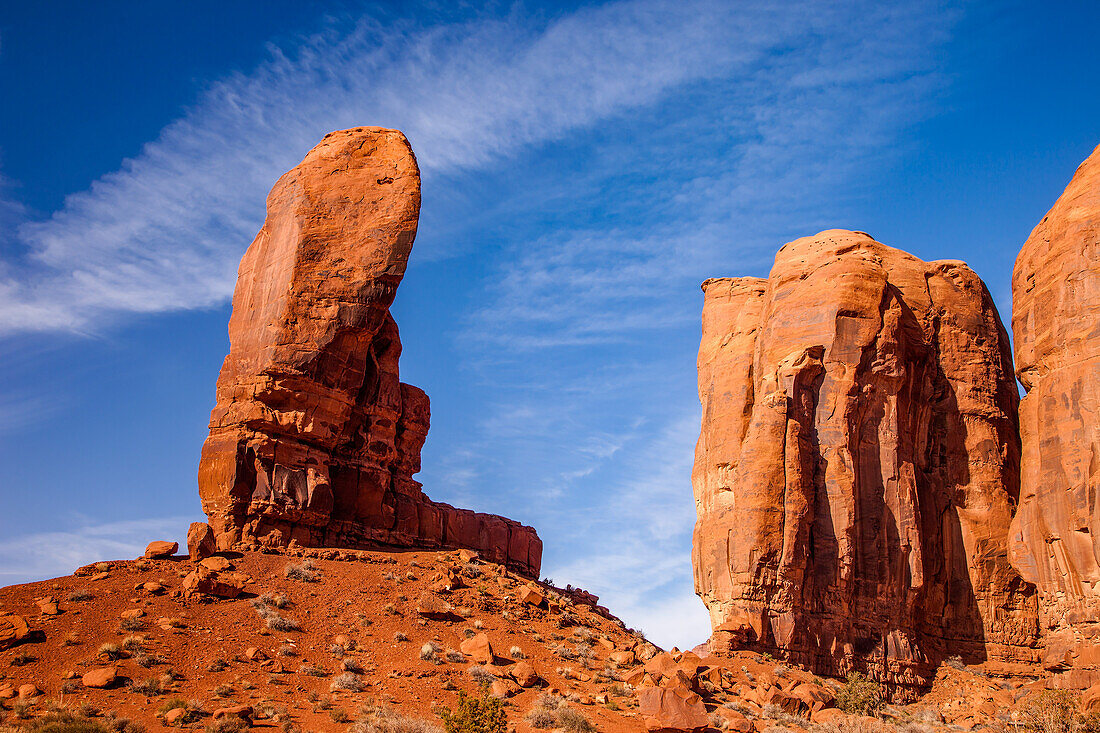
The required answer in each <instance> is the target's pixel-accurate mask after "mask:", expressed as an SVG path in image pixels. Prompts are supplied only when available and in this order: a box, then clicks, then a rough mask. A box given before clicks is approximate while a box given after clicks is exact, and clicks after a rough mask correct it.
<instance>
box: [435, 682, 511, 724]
mask: <svg viewBox="0 0 1100 733" xmlns="http://www.w3.org/2000/svg"><path fill="white" fill-rule="evenodd" d="M439 717H441V718H442V719H443V730H444V731H446V733H505V731H506V730H507V725H508V721H507V718H506V717H505V715H504V701H503V700H498V699H497V698H495V697H492V696H491V695H489V686H488V685H482V686H481V694H479V695H478V696H477V697H471V696H470V695H467V694H466V693H465V692H461V691H460V692H459V693H458V708H457V709H455V710H451V709H450V708H444V709H443V710H442V711H440V713H439Z"/></svg>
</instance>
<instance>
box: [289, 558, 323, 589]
mask: <svg viewBox="0 0 1100 733" xmlns="http://www.w3.org/2000/svg"><path fill="white" fill-rule="evenodd" d="M283 577H284V578H287V579H288V580H300V581H302V582H303V583H316V582H317V581H319V580H320V579H321V573H320V572H319V571H318V570H317V568H316V566H315V565H314V564H313V561H312V560H308V559H307V560H305V561H303V562H300V563H290V564H289V565H287V566H286V567H285V568H283Z"/></svg>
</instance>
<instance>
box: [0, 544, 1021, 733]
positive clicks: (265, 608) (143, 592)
mask: <svg viewBox="0 0 1100 733" xmlns="http://www.w3.org/2000/svg"><path fill="white" fill-rule="evenodd" d="M299 554H301V555H308V556H309V557H308V558H303V557H300V556H292V555H287V554H263V553H259V552H250V553H245V554H243V555H242V554H239V553H228V554H227V555H226V556H225V560H227V561H228V563H230V564H231V565H232V567H231V568H222V569H220V571H219V577H221V578H223V579H228V580H230V581H234V580H235V581H237V582H239V583H240V584H241V585H242V586H243V593H242V595H241V596H240V597H238V598H234V599H213V598H211V597H209V596H199V595H195V594H192V595H190V596H189V595H187V594H186V593H185V591H184V587H183V580H184V578H185V577H186V576H187V575H188V574H190V573H191V572H192V571H193V570H194V569H195V566H196V564H195V563H192V562H191V561H190V560H188V559H187V558H186V557H175V558H172V559H166V560H145V559H139V560H131V561H113V562H103V563H96V564H95V565H90V566H87V567H84V568H80V569H79V570H77V571H76V572H75V573H74V574H73V575H72V576H68V577H64V578H57V579H55V580H47V581H42V582H38V583H28V584H25V585H16V586H10V587H7V588H0V613H14V614H18V615H20V616H22V617H23V618H24V619H26V621H27V624H28V626H29V628H30V634H29V635H28V636H27V637H26V638H25V639H23V640H22V641H21V642H19V643H17V644H15V645H13V646H10V647H9V648H7V649H5V650H3V651H0V699H3V702H2V703H0V705H2V706H3V708H4V710H3V711H2V712H0V714H2V715H3V716H4V723H18V722H19V720H17V718H18V717H19V716H18V715H16V714H15V712H9V711H18V712H21V713H22V715H23V716H26V719H27V720H33V719H34V717H35V716H41V715H43V714H45V713H46V712H47V711H48V710H49V709H51V708H56V707H58V706H62V707H65V708H68V709H70V710H74V711H76V710H79V709H80V708H81V706H82V705H86V704H90V706H91V707H93V708H95V709H96V710H97V711H99V713H100V714H105V713H108V712H109V711H111V712H114V713H116V714H117V715H118V716H120V717H125V718H131V719H133V720H136V721H140V722H142V723H144V724H145V725H146V726H147V727H148V728H149V729H150V730H159V729H162V728H164V727H166V723H165V721H164V720H163V715H160V714H158V709H159V708H161V706H162V705H164V703H165V702H166V701H167V700H169V699H172V698H181V699H182V700H185V701H193V702H194V703H195V704H196V705H197V706H198V707H199V708H201V710H202V711H203V713H204V715H203V716H202V717H198V718H196V719H195V720H193V721H192V722H190V723H187V724H185V727H197V728H202V727H203V726H205V725H209V723H210V720H211V719H210V717H208V716H209V715H210V714H212V713H214V712H215V711H217V710H220V709H224V708H231V707H233V706H239V705H248V706H251V707H252V708H253V709H254V713H253V720H252V725H253V727H256V728H261V729H282V728H286V729H288V730H289V729H292V728H293V729H298V730H305V731H309V730H325V731H328V730H345V729H346V728H347V727H348V721H350V720H354V719H355V718H356V717H357V715H358V711H359V710H360V708H361V707H362V705H363V704H364V703H367V702H374V703H382V704H385V705H387V706H390V707H393V708H395V709H397V710H400V711H401V712H402V713H404V714H407V715H414V716H417V717H421V718H424V719H426V720H428V721H430V722H431V723H433V724H438V723H439V717H438V709H439V708H440V706H449V707H454V706H455V705H456V703H457V702H458V691H459V690H463V691H466V692H470V693H474V692H476V691H477V690H478V688H479V683H478V681H477V679H475V675H476V676H479V677H483V678H484V679H490V678H489V677H487V676H485V675H483V674H479V673H478V672H475V673H473V674H471V669H476V668H478V667H481V668H482V669H483V670H484V672H486V673H488V674H489V675H492V676H493V678H496V680H497V684H496V685H495V686H494V689H495V690H496V691H497V692H498V693H499V694H507V695H508V696H507V698H506V711H507V716H508V727H509V730H514V731H519V732H520V733H526V732H527V731H531V730H533V728H532V727H531V725H530V724H529V723H528V721H526V720H525V716H526V715H527V714H528V712H529V711H530V710H531V709H532V708H533V707H535V706H536V704H537V701H538V699H539V698H540V696H542V695H545V694H547V693H552V694H556V695H560V696H562V697H564V698H565V700H566V703H565V704H566V705H568V706H569V707H571V708H574V709H575V710H577V711H579V712H580V713H582V714H583V715H584V716H585V717H586V718H587V719H588V720H589V721H590V722H591V723H592V724H593V725H594V726H595V727H596V728H597V729H598V730H599V731H604V732H606V733H619V732H620V731H632V732H638V731H643V730H645V729H646V719H645V716H643V715H642V713H641V711H640V710H639V699H641V700H642V701H643V704H645V700H646V699H647V696H648V699H649V704H650V705H652V704H655V703H654V700H655V699H657V698H660V700H661V701H663V702H662V704H663V705H665V706H666V707H667V706H670V705H671V706H672V708H674V709H665V708H662V711H663V712H662V714H664V715H668V716H671V717H670V718H669V719H668V720H669V721H671V720H675V719H676V716H677V715H680V716H681V717H683V716H688V717H687V718H685V720H687V723H688V725H693V724H698V723H699V719H698V715H699V714H705V715H706V716H707V720H708V722H709V724H710V725H712V726H717V727H719V728H723V729H727V730H735V731H740V732H741V733H751V731H753V730H759V731H763V730H766V729H768V728H770V727H773V726H775V725H777V724H782V725H784V726H786V727H787V728H789V729H801V728H805V727H809V725H810V723H809V719H811V718H812V719H813V720H815V721H819V722H821V721H827V720H830V719H833V720H835V719H836V718H838V717H840V718H843V717H844V716H843V715H842V714H841V713H840V712H839V711H838V710H836V709H835V708H832V704H833V696H834V693H835V691H836V690H837V689H838V687H839V685H837V683H836V682H834V681H825V680H821V679H819V678H815V677H814V676H813V675H811V674H809V673H807V672H805V671H802V670H801V669H798V668H797V667H793V666H790V667H789V666H786V665H782V664H778V663H777V662H774V661H772V660H770V659H767V658H765V657H761V655H759V654H755V653H750V652H738V653H735V654H733V655H732V656H730V657H728V658H722V659H717V658H714V657H704V658H702V659H700V658H699V657H698V656H696V654H695V653H693V652H683V653H681V652H678V651H676V650H672V652H671V653H666V652H659V650H658V649H656V648H655V647H654V646H653V645H651V644H649V643H648V642H646V641H645V640H644V639H643V638H642V637H640V636H638V635H636V634H634V633H633V632H632V631H630V630H628V629H626V628H625V627H624V625H623V624H622V622H621V621H619V620H618V619H616V618H614V617H613V616H610V615H604V614H603V613H602V612H601V611H599V610H596V609H595V608H593V607H592V606H589V605H586V604H584V603H578V602H576V600H580V599H582V598H583V593H582V594H579V595H576V596H570V595H569V593H568V592H566V591H560V590H559V589H555V588H553V587H551V586H547V585H544V584H540V583H537V582H535V581H532V580H530V579H528V578H524V577H522V576H520V575H517V574H515V573H513V572H511V571H507V570H505V569H504V568H503V567H502V566H501V565H498V564H495V563H488V562H484V561H480V560H478V559H476V558H473V559H469V558H470V557H471V555H472V554H473V553H470V552H469V551H449V552H426V551H423V552H413V551H394V552H386V551H344V550H304V551H300V553H299ZM225 560H222V559H221V558H220V557H217V556H216V557H214V558H208V559H207V560H206V561H205V562H206V563H208V564H213V565H215V566H216V565H217V564H218V563H224V562H225ZM303 563H308V564H309V565H312V569H308V568H306V569H305V572H304V573H300V575H302V576H303V577H308V576H309V575H311V574H312V575H313V576H314V579H313V580H307V579H296V578H293V577H291V578H288V577H287V569H288V568H292V567H295V566H299V567H301V566H302V565H303ZM291 575H292V576H293V575H295V573H291ZM456 577H457V578H458V579H459V582H460V583H461V587H454V588H453V589H451V590H447V589H446V586H448V585H451V586H454V585H456V584H455V578H456ZM530 589H534V590H535V591H536V593H534V594H532V593H530ZM540 596H541V598H540ZM51 599H52V601H54V602H56V609H55V608H53V606H52V604H51ZM264 599H267V600H268V601H269V602H265V600H264ZM540 600H541V601H542V602H541V603H539V604H538V605H533V604H534V603H535V602H537V601H540ZM280 604H282V607H280ZM257 607H259V609H260V610H259V611H258V610H257ZM44 609H45V610H44ZM451 609H453V611H452V610H451ZM50 611H56V612H55V613H49V612H50ZM261 612H262V613H263V614H265V615H266V618H268V619H271V618H276V616H277V617H278V618H282V619H292V620H294V621H297V622H298V624H299V625H300V627H301V628H300V630H283V631H277V630H272V629H269V628H268V622H267V621H265V616H261ZM273 625H274V626H276V627H278V626H280V622H279V621H278V620H276V621H275V622H274V624H273ZM482 634H484V635H485V637H484V638H487V639H488V641H489V643H490V644H491V646H492V651H493V654H494V656H495V659H494V661H493V663H492V664H491V665H482V664H478V663H476V661H475V659H476V656H477V654H478V652H479V651H483V650H482V649H481V647H482V646H483V645H482V644H481V643H480V642H482V641H483V640H484V639H483V638H482V637H481V635H482ZM464 643H465V644H464ZM105 644H115V645H118V646H119V647H121V649H120V654H121V658H118V659H114V660H112V659H111V658H110V655H109V654H108V653H107V652H105V651H101V649H102V647H103V646H104V645H105ZM429 644H435V645H436V647H437V648H438V651H437V652H435V653H434V656H435V657H436V658H437V660H438V661H432V660H431V659H423V658H421V651H422V648H423V647H425V645H429ZM460 650H461V651H460ZM463 651H465V652H467V654H463V653H462V652H463ZM578 653H579V654H578ZM427 656H433V655H432V654H428V655H427ZM586 657H587V659H586ZM520 663H523V664H526V665H530V667H531V668H533V670H534V672H535V673H536V674H537V675H538V678H539V679H538V681H537V682H535V683H534V684H532V680H530V679H525V677H527V676H529V675H525V674H524V672H525V671H526V669H525V668H524V667H520V666H519V664H520ZM105 668H106V669H111V668H117V680H116V681H115V682H114V683H113V684H111V686H110V687H108V688H106V689H98V688H93V687H88V686H87V684H86V683H96V680H95V679H94V676H95V675H89V676H88V677H87V678H85V675H86V674H88V673H89V672H93V671H97V670H103V669H105ZM347 669H351V670H360V674H359V676H358V680H359V681H360V682H361V683H362V687H363V689H362V690H361V691H356V692H352V691H342V690H333V689H332V685H333V681H334V680H335V679H336V678H337V677H338V675H341V674H342V673H344V672H345V671H346V670H347ZM979 672H980V671H979ZM106 676H107V677H108V678H109V677H110V675H109V674H106ZM513 678H514V679H517V680H519V682H520V683H522V684H525V685H530V686H528V687H520V684H518V683H517V682H515V681H513ZM150 679H155V680H160V681H161V687H162V689H160V690H159V691H158V690H157V689H156V685H151V686H149V689H147V690H146V691H145V692H143V691H141V690H142V688H143V686H144V685H143V683H145V682H146V681H147V680H150ZM1025 682H1026V681H1022V680H1020V679H1015V680H1010V679H995V678H992V677H986V676H984V673H977V674H976V673H975V672H973V671H970V670H965V669H963V670H956V669H951V668H948V667H944V668H942V669H941V673H940V675H939V677H938V678H937V683H936V687H934V688H933V690H932V692H931V693H930V694H929V695H928V696H927V697H926V698H925V700H924V701H922V702H920V703H916V704H914V705H911V706H908V708H906V709H902V708H898V709H897V711H896V712H897V714H898V715H900V716H903V717H904V716H905V715H909V714H910V713H913V714H919V715H920V716H922V719H924V720H928V721H932V722H933V723H935V724H941V723H942V722H943V720H944V718H946V721H947V722H950V723H953V724H956V725H958V726H961V727H963V728H965V729H969V728H972V727H974V726H976V725H978V724H980V723H984V722H987V721H988V720H989V719H990V718H993V717H995V716H997V715H1002V714H1005V713H1006V712H1007V711H1010V710H1011V709H1013V708H1014V707H1016V705H1017V701H1018V700H1020V699H1021V698H1022V697H1024V696H1025V695H1026V694H1027V692H1028V691H1029V689H1030V688H1031V687H1034V686H1036V685H1041V683H1034V682H1032V683H1028V684H1025ZM26 685H33V686H34V687H35V688H37V693H35V691H32V690H31V689H30V688H25V687H24V686H26ZM21 688H23V693H24V695H26V696H25V697H24V699H22V700H20V698H19V693H20V690H21ZM647 690H649V692H647ZM695 693H699V695H701V696H702V701H703V702H700V701H699V697H698V696H696V695H695ZM666 695H668V697H665V696H666ZM673 696H678V697H676V698H675V699H673ZM683 700H687V703H690V704H687V703H685V705H680V703H679V702H678V701H683ZM704 704H705V709H704V707H703V705H704ZM691 705H695V706H696V707H695V708H692V707H691ZM677 706H679V707H677ZM689 713H690V714H692V715H695V716H696V718H691V716H690V715H689ZM941 714H942V715H943V716H944V718H939V717H938V716H940V715H941ZM344 716H346V717H344ZM933 718H935V720H933ZM649 723H650V726H651V727H654V726H655V725H656V723H655V722H654V720H653V719H652V718H651V719H650V720H649ZM177 725H178V724H177Z"/></svg>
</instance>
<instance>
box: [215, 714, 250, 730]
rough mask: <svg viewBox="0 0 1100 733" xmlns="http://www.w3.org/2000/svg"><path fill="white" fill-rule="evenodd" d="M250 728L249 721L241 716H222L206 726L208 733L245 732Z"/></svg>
mask: <svg viewBox="0 0 1100 733" xmlns="http://www.w3.org/2000/svg"><path fill="white" fill-rule="evenodd" d="M246 730H248V723H246V722H244V721H243V720H241V719H240V718H231V717H226V718H221V719H220V720H215V721H214V722H213V723H211V724H210V725H208V726H206V733H244V731H246Z"/></svg>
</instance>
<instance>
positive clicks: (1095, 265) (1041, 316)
mask: <svg viewBox="0 0 1100 733" xmlns="http://www.w3.org/2000/svg"><path fill="white" fill-rule="evenodd" d="M1012 330H1013V336H1014V344H1015V349H1016V369H1017V375H1018V376H1019V379H1020V382H1021V383H1022V384H1023V385H1024V388H1025V389H1026V390H1027V395H1026V396H1025V397H1024V398H1023V400H1022V401H1021V402H1020V430H1021V437H1022V441H1023V448H1024V449H1023V458H1022V472H1021V499H1020V509H1019V511H1018V512H1017V514H1016V517H1015V519H1014V520H1013V523H1012V532H1011V543H1010V550H1011V558H1012V561H1013V563H1014V564H1015V565H1016V567H1017V568H1019V570H1020V573H1021V574H1022V575H1023V576H1024V578H1026V579H1027V580H1029V581H1031V582H1033V583H1035V584H1036V586H1038V588H1039V591H1040V593H1041V595H1042V603H1041V604H1040V608H1041V610H1042V616H1043V618H1042V621H1043V626H1044V628H1045V629H1046V630H1047V635H1046V639H1045V645H1046V655H1045V662H1046V664H1047V666H1048V667H1049V668H1050V669H1051V670H1059V671H1063V670H1064V672H1065V674H1064V675H1063V677H1064V678H1065V679H1063V680H1061V682H1062V683H1064V684H1067V685H1070V686H1075V687H1083V686H1088V685H1089V684H1091V683H1093V682H1097V681H1100V671H1097V669H1096V668H1097V666H1098V665H1100V653H1098V652H1097V651H1096V646H1095V643H1096V638H1097V637H1100V498H1098V491H1100V148H1097V149H1096V150H1095V151H1093V153H1092V155H1091V156H1089V158H1088V159H1087V160H1085V162H1084V163H1082V164H1081V166H1080V167H1079V168H1078V169H1077V173H1076V174H1075V175H1074V176H1073V179H1072V181H1070V184H1069V186H1068V187H1067V188H1066V190H1065V192H1064V193H1063V194H1062V196H1061V197H1060V198H1059V199H1058V201H1057V202H1056V203H1055V204H1054V206H1053V208H1051V210H1050V211H1049V212H1048V213H1047V215H1046V216H1045V217H1043V220H1042V221H1041V222H1040V223H1039V224H1038V226H1036V227H1035V229H1034V231H1032V233H1031V236H1030V237H1029V238H1028V240H1027V242H1026V243H1025V244H1024V246H1023V249H1022V250H1021V251H1020V254H1019V257H1017V259H1016V267H1015V269H1014V270H1013V273H1012Z"/></svg>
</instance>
